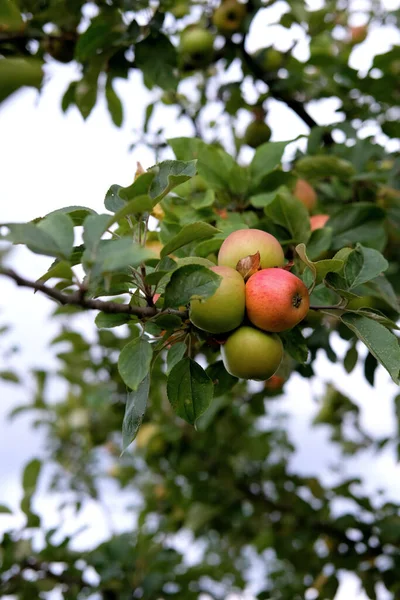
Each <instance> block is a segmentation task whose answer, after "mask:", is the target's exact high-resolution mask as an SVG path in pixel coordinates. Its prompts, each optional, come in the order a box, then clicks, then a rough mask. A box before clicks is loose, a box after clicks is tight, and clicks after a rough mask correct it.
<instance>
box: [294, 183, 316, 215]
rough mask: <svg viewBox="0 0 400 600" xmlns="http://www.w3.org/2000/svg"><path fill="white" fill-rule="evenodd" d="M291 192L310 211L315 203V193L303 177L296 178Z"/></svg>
mask: <svg viewBox="0 0 400 600" xmlns="http://www.w3.org/2000/svg"><path fill="white" fill-rule="evenodd" d="M293 194H294V195H295V196H296V198H297V199H298V200H300V202H301V203H302V204H304V206H305V207H306V208H307V210H308V211H312V209H313V208H314V207H315V205H316V203H317V194H316V193H315V190H314V188H313V187H312V186H311V185H310V184H309V183H308V181H306V180H305V179H298V180H297V181H296V185H295V188H294V191H293Z"/></svg>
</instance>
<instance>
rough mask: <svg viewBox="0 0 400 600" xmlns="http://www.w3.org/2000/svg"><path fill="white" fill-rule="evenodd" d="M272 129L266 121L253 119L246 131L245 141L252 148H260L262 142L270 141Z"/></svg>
mask: <svg viewBox="0 0 400 600" xmlns="http://www.w3.org/2000/svg"><path fill="white" fill-rule="evenodd" d="M270 138H271V129H270V127H269V126H268V125H267V124H266V123H264V121H259V120H255V121H252V122H251V123H250V124H249V125H248V126H247V129H246V131H245V132H244V137H243V141H244V143H245V144H247V145H248V146H250V147H251V148H258V146H261V144H265V143H266V142H269V140H270Z"/></svg>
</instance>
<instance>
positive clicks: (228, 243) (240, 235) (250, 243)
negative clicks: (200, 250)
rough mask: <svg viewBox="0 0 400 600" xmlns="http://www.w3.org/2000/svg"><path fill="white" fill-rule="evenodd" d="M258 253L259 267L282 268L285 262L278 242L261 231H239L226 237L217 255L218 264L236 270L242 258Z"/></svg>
mask: <svg viewBox="0 0 400 600" xmlns="http://www.w3.org/2000/svg"><path fill="white" fill-rule="evenodd" d="M257 252H259V253H260V266H261V268H262V269H267V268H268V267H282V266H283V264H284V262H285V257H284V254H283V250H282V246H281V245H280V243H279V242H278V240H277V239H276V238H275V237H274V236H273V235H271V234H270V233H267V232H266V231H261V229H239V230H238V231H234V232H232V233H231V234H229V235H228V237H227V238H226V239H225V240H224V242H223V243H222V246H221V248H220V250H219V253H218V264H219V265H223V266H226V267H231V268H232V269H236V266H237V264H238V262H239V260H241V259H242V258H245V257H246V256H251V255H253V254H256V253H257Z"/></svg>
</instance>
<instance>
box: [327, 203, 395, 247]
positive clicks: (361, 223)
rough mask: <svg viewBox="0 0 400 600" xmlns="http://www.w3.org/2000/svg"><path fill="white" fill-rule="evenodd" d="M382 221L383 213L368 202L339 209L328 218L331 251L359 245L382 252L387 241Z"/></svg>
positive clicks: (383, 218)
mask: <svg viewBox="0 0 400 600" xmlns="http://www.w3.org/2000/svg"><path fill="white" fill-rule="evenodd" d="M384 220H385V213H384V211H383V210H382V209H381V208H379V207H378V206H375V205H374V204H371V203H370V202H358V203H357V204H350V205H348V206H345V207H343V208H341V209H340V210H338V211H337V212H336V213H335V214H334V215H331V216H330V217H329V227H331V228H332V229H333V238H332V249H333V250H340V249H341V248H343V247H344V246H351V245H353V244H356V243H360V244H363V245H364V246H368V247H370V248H375V249H376V250H383V249H384V247H385V244H386V239H387V235H386V231H385V227H384Z"/></svg>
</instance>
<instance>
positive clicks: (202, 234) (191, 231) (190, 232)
mask: <svg viewBox="0 0 400 600" xmlns="http://www.w3.org/2000/svg"><path fill="white" fill-rule="evenodd" d="M216 233H219V230H218V229H216V228H215V227H213V226H212V225H209V224H208V223H202V222H198V223H190V225H186V226H185V227H183V228H182V230H181V231H180V232H179V233H178V234H177V235H175V236H174V237H173V238H172V239H171V240H170V241H169V242H168V243H167V244H166V245H165V246H164V248H163V249H162V251H161V256H162V257H163V256H167V254H171V252H174V250H178V248H182V246H186V244H190V243H191V242H194V241H196V240H204V239H207V238H210V237H213V236H214V235H215V234H216Z"/></svg>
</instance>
